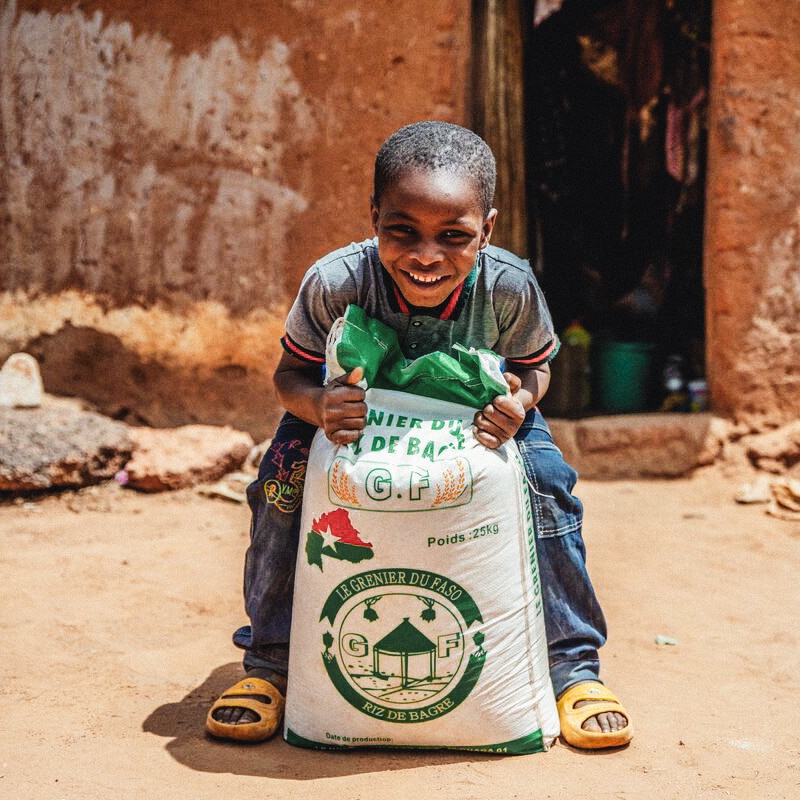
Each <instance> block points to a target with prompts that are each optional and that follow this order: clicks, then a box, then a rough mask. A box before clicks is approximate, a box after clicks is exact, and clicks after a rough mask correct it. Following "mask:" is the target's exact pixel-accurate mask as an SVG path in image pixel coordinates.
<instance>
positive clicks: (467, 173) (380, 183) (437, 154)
mask: <svg viewBox="0 0 800 800" xmlns="http://www.w3.org/2000/svg"><path fill="white" fill-rule="evenodd" d="M415 168H422V169H427V170H429V171H434V170H440V169H441V170H446V171H449V172H452V173H453V174H454V175H459V176H463V177H465V178H468V179H469V180H471V181H472V182H473V184H474V186H475V192H476V195H477V198H478V202H479V203H480V206H481V208H482V210H483V213H484V214H488V213H489V211H491V209H492V203H493V201H494V189H495V182H496V180H497V167H496V165H495V160H494V155H493V154H492V151H491V149H490V147H489V145H488V144H486V142H484V141H483V139H481V137H480V136H478V134H477V133H474V132H473V131H471V130H469V129H467V128H463V127H461V125H454V124H453V123H452V122H441V121H439V120H425V121H423V122H414V123H412V124H411V125H406V126H405V127H403V128H400V129H399V130H397V131H395V132H394V133H393V134H392V135H391V136H390V137H389V138H388V139H387V140H386V141H385V142H384V143H383V144H382V145H381V148H380V149H379V150H378V154H377V156H376V157H375V176H374V188H373V197H374V201H375V203H376V204H380V199H381V196H382V194H383V192H384V190H385V189H386V187H387V186H388V185H389V184H391V183H392V182H393V181H396V180H397V179H398V178H399V177H400V176H401V175H402V174H403V173H404V172H406V171H407V170H409V169H415Z"/></svg>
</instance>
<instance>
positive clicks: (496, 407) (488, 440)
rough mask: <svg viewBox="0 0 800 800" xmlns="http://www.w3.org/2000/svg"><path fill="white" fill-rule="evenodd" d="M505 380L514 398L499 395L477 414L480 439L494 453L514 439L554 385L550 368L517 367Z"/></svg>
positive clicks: (542, 366) (545, 366) (507, 374)
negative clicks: (530, 412)
mask: <svg viewBox="0 0 800 800" xmlns="http://www.w3.org/2000/svg"><path fill="white" fill-rule="evenodd" d="M505 378H506V382H507V383H508V388H509V389H510V390H511V395H510V396H509V395H502V394H501V395H498V396H497V397H495V398H494V400H493V401H492V402H491V403H489V404H488V405H487V406H485V407H484V408H483V409H482V410H481V411H479V412H478V413H477V414H475V420H474V421H475V428H476V438H477V440H478V441H479V442H480V443H481V444H482V445H484V446H485V447H488V448H490V449H492V450H494V449H495V448H497V447H500V445H501V444H503V442H507V441H508V440H509V439H511V438H512V437H513V436H514V434H515V433H516V432H517V431H518V430H519V426H520V425H522V421H523V420H524V419H525V415H526V414H527V413H528V411H530V410H531V409H532V408H533V407H534V406H535V405H536V404H537V403H538V402H539V401H540V400H541V399H542V398H543V397H544V395H545V392H546V391H547V388H548V386H550V367H549V366H548V365H547V364H541V365H539V366H538V367H534V368H532V369H519V368H515V369H514V372H513V373H511V372H506V373H505Z"/></svg>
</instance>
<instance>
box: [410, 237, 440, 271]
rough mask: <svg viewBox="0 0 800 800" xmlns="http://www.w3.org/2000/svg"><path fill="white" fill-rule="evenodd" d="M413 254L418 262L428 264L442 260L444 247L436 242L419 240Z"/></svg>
mask: <svg viewBox="0 0 800 800" xmlns="http://www.w3.org/2000/svg"><path fill="white" fill-rule="evenodd" d="M411 256H412V258H413V259H414V260H415V261H417V262H418V263H420V264H422V265H424V266H428V265H429V264H436V263H437V262H438V261H441V260H442V249H441V247H439V245H438V244H437V243H436V242H418V243H417V246H416V247H415V248H414V250H413V252H412V253H411Z"/></svg>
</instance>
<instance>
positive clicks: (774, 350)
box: [705, 0, 800, 425]
mask: <svg viewBox="0 0 800 800" xmlns="http://www.w3.org/2000/svg"><path fill="white" fill-rule="evenodd" d="M712 56H713V68H712V91H711V117H710V120H709V139H710V141H709V173H708V189H707V215H706V246H705V275H706V288H707V306H706V311H707V329H708V346H707V361H708V372H709V378H710V388H711V397H712V401H713V405H714V409H715V410H716V411H718V412H720V413H723V414H729V415H732V416H734V417H736V418H738V419H741V420H746V421H749V422H750V423H752V424H755V425H762V424H764V423H767V424H770V425H771V424H780V423H781V422H785V421H788V420H790V419H796V418H798V416H800V113H798V109H800V6H799V5H798V4H797V3H794V2H775V3H761V2H759V0H715V3H714V18H713V43H712Z"/></svg>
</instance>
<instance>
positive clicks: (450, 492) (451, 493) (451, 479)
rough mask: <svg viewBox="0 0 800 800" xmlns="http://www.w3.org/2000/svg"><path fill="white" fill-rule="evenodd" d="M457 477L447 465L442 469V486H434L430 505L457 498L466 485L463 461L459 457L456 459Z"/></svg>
mask: <svg viewBox="0 0 800 800" xmlns="http://www.w3.org/2000/svg"><path fill="white" fill-rule="evenodd" d="M456 467H457V469H458V477H456V474H455V473H454V472H453V470H452V469H450V468H449V467H448V468H447V469H446V470H445V471H444V473H443V477H444V487H442V486H437V487H436V497H434V499H433V503H432V504H431V505H434V506H440V505H441V504H442V503H450V502H452V501H453V500H458V498H459V497H460V496H461V494H462V492H463V491H464V489H465V487H466V485H467V476H466V470H465V468H464V462H463V461H462V460H461V459H460V458H459V459H457V460H456Z"/></svg>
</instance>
